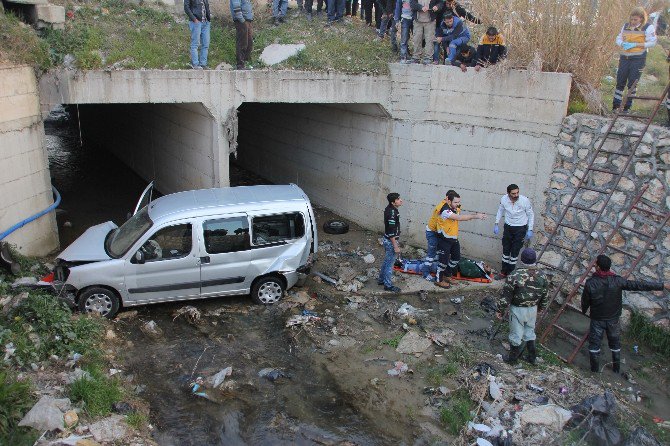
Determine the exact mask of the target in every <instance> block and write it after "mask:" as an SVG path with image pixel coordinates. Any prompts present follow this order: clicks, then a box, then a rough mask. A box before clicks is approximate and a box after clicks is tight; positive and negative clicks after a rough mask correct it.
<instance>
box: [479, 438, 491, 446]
mask: <svg viewBox="0 0 670 446" xmlns="http://www.w3.org/2000/svg"><path fill="white" fill-rule="evenodd" d="M477 446H493V444H492V443H491V442H490V441H488V440H486V439H484V438H477Z"/></svg>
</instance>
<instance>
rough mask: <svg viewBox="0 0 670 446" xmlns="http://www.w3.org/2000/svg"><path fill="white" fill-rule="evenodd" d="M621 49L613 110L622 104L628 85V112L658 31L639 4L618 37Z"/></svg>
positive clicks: (625, 107) (626, 107)
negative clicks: (624, 90)
mask: <svg viewBox="0 0 670 446" xmlns="http://www.w3.org/2000/svg"><path fill="white" fill-rule="evenodd" d="M616 44H617V46H620V47H621V50H620V51H619V68H618V69H617V72H616V88H615V90H614V98H613V99H612V111H614V110H616V109H618V108H619V107H620V106H621V101H622V100H623V89H624V88H625V87H626V86H627V87H628V94H629V98H628V100H627V101H626V103H625V104H624V106H623V111H624V113H627V112H628V110H630V108H631V106H632V105H633V99H632V98H630V96H634V95H635V92H636V88H635V87H633V85H634V84H635V85H637V84H636V82H637V81H638V80H639V79H640V76H641V75H642V70H643V69H644V65H645V63H646V61H647V49H648V48H651V47H653V46H654V45H656V31H655V30H654V27H653V26H652V25H651V24H650V23H647V12H646V11H645V10H644V8H642V7H640V6H638V7H637V8H634V9H633V10H632V11H631V13H630V19H629V21H628V23H626V24H624V25H623V27H622V28H621V32H620V33H619V35H618V36H617V38H616Z"/></svg>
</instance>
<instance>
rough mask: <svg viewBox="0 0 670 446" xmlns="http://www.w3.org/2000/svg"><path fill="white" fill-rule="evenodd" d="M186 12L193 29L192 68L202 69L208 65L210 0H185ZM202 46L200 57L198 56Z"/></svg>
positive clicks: (191, 29) (189, 26) (190, 27)
mask: <svg viewBox="0 0 670 446" xmlns="http://www.w3.org/2000/svg"><path fill="white" fill-rule="evenodd" d="M184 12H185V13H186V15H188V28H189V30H190V31H191V68H193V69H194V70H202V69H203V68H205V69H206V68H208V67H207V54H208V52H209V21H210V20H211V16H210V15H209V0H184ZM198 47H200V57H198Z"/></svg>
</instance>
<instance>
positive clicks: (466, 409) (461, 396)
mask: <svg viewBox="0 0 670 446" xmlns="http://www.w3.org/2000/svg"><path fill="white" fill-rule="evenodd" d="M472 409H474V403H473V402H472V400H471V399H470V396H469V395H468V391H467V390H466V389H458V390H457V391H456V392H454V393H453V394H452V396H451V399H449V402H448V403H447V405H446V406H445V407H443V408H442V410H441V411H440V420H441V421H442V423H444V425H445V428H446V430H447V432H449V433H450V434H451V435H458V433H459V432H460V431H461V429H462V428H463V426H465V424H466V423H467V422H468V421H469V420H470V418H472V416H471V415H470V411H471V410H472Z"/></svg>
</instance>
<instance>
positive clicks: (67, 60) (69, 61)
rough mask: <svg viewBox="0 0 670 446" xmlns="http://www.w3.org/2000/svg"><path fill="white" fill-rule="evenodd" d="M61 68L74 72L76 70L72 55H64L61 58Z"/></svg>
mask: <svg viewBox="0 0 670 446" xmlns="http://www.w3.org/2000/svg"><path fill="white" fill-rule="evenodd" d="M63 68H65V69H66V70H74V69H75V68H76V59H75V58H74V56H73V55H72V54H66V55H65V57H63Z"/></svg>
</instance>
